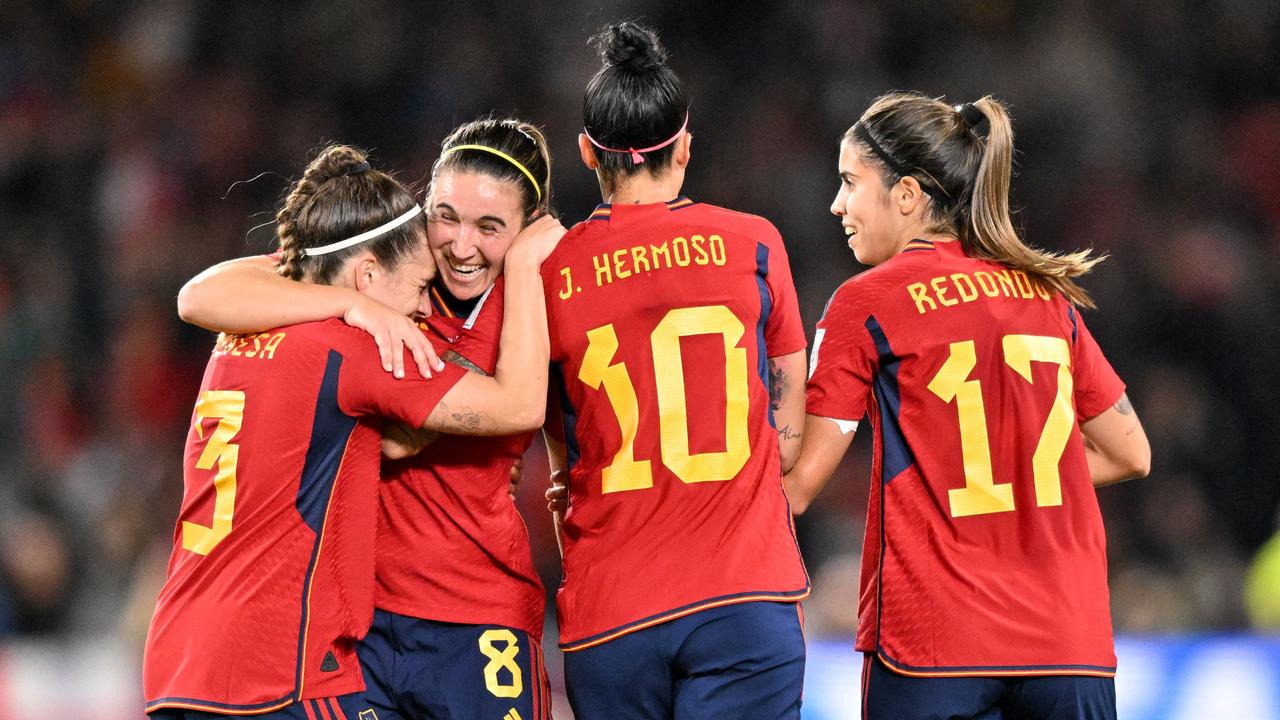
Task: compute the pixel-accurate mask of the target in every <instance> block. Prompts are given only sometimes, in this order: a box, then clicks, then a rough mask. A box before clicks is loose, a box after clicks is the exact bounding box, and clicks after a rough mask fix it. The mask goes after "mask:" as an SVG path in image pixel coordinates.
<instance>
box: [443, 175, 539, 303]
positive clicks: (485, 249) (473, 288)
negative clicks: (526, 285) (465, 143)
mask: <svg viewBox="0 0 1280 720" xmlns="http://www.w3.org/2000/svg"><path fill="white" fill-rule="evenodd" d="M428 202H429V203H430V206H429V208H428V209H429V212H430V214H429V216H428V221H427V237H428V240H429V242H430V245H431V254H432V256H434V257H435V261H436V265H437V266H438V267H439V270H440V279H441V281H443V282H444V286H445V287H446V288H447V289H448V290H449V292H450V293H451V294H452V295H453V296H454V297H456V298H458V299H459V300H469V299H471V298H474V297H477V296H479V295H480V294H481V293H483V292H484V291H485V290H486V289H487V288H488V287H489V286H490V285H492V284H493V281H494V280H496V279H497V278H498V274H499V273H501V272H502V261H503V258H504V257H505V256H506V254H507V248H509V247H511V241H512V240H513V239H514V238H515V236H516V235H517V234H518V233H519V232H520V230H521V228H523V227H524V221H525V218H524V214H523V213H522V212H521V209H520V205H521V195H520V189H519V188H518V187H517V186H516V183H514V182H511V181H509V180H500V179H497V178H494V177H492V176H489V175H486V174H484V173H478V172H471V171H466V170H459V171H451V170H445V171H442V172H441V173H440V175H439V176H438V177H436V178H435V181H434V183H433V184H432V191H431V197H430V198H429V199H428Z"/></svg>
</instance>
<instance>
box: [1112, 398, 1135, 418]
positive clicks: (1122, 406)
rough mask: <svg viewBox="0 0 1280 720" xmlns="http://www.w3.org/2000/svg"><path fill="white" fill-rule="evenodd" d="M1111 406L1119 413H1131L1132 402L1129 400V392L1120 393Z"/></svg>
mask: <svg viewBox="0 0 1280 720" xmlns="http://www.w3.org/2000/svg"><path fill="white" fill-rule="evenodd" d="M1113 407H1115V409H1116V412H1119V413H1120V414H1121V415H1132V414H1133V403H1131V402H1129V393H1125V394H1123V395H1121V396H1120V399H1119V400H1117V401H1116V404H1115V405H1114V406H1113Z"/></svg>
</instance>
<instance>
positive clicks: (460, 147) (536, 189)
mask: <svg viewBox="0 0 1280 720" xmlns="http://www.w3.org/2000/svg"><path fill="white" fill-rule="evenodd" d="M529 139H530V140H532V139H533V138H529ZM534 144H535V145H536V144H537V143H534ZM461 150H479V151H480V152H487V153H489V154H491V155H497V156H498V157H500V158H502V159H503V160H506V161H507V162H509V163H511V164H512V165H515V166H516V169H517V170H519V171H520V172H522V173H524V176H525V177H527V178H529V184H530V185H532V186H533V191H534V193H536V194H537V196H538V202H542V186H541V185H539V184H538V181H537V180H535V179H534V177H533V173H531V172H529V168H527V167H525V166H524V165H522V164H521V163H520V161H519V160H516V159H515V158H513V157H511V156H510V155H508V154H506V153H504V152H502V151H501V150H498V149H496V148H491V147H489V146H488V145H454V146H453V147H451V148H448V149H446V150H445V151H444V152H442V153H440V159H441V160H444V159H445V158H447V157H449V156H450V155H452V154H453V153H456V152H459V151H461Z"/></svg>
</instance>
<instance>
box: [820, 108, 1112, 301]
mask: <svg viewBox="0 0 1280 720" xmlns="http://www.w3.org/2000/svg"><path fill="white" fill-rule="evenodd" d="M842 141H843V142H849V143H856V144H857V145H858V146H860V148H861V149H862V158H863V161H864V162H867V163H868V164H874V165H876V166H877V167H879V168H880V169H881V173H882V176H883V178H884V182H885V184H886V186H888V187H892V186H893V185H894V184H896V183H897V182H898V180H900V179H901V178H902V177H903V176H904V175H911V176H912V177H914V178H916V181H917V182H919V183H920V187H921V189H923V190H924V191H925V193H926V194H927V195H928V197H929V219H930V221H931V223H932V226H931V227H930V229H931V230H935V231H938V232H945V233H950V234H954V235H955V236H956V237H957V238H959V240H960V244H961V246H962V247H963V248H964V250H965V252H966V253H968V254H969V255H971V256H974V257H980V258H985V259H987V260H992V261H995V262H998V263H1000V264H1002V265H1005V266H1007V267H1009V268H1012V269H1015V270H1022V271H1024V272H1026V273H1027V275H1028V276H1029V277H1030V278H1031V279H1032V280H1033V282H1036V283H1038V284H1040V285H1042V286H1044V287H1046V288H1048V289H1051V290H1056V291H1057V292H1060V293H1062V295H1063V296H1064V297H1065V298H1066V299H1067V300H1068V301H1069V302H1071V303H1073V304H1075V305H1079V306H1082V307H1088V308H1092V307H1094V304H1093V301H1092V300H1091V299H1090V298H1089V294H1088V293H1087V292H1085V290H1084V288H1082V287H1080V286H1079V285H1077V284H1076V283H1075V281H1074V278H1076V277H1079V276H1081V275H1083V274H1085V273H1087V272H1089V270H1091V269H1092V268H1093V266H1094V265H1097V264H1098V263H1100V262H1102V261H1103V260H1104V259H1105V256H1093V255H1092V254H1091V253H1090V252H1089V251H1084V250H1082V251H1078V252H1073V253H1054V252H1049V251H1046V250H1041V249H1039V248H1035V247H1032V246H1029V245H1027V244H1025V243H1024V242H1023V241H1022V239H1021V238H1019V237H1018V233H1017V231H1016V230H1014V227H1013V220H1012V218H1011V217H1010V211H1009V186H1010V182H1011V178H1012V176H1013V127H1012V124H1011V123H1010V121H1009V115H1008V113H1007V112H1006V111H1005V108H1004V105H1002V104H1001V103H1000V102H999V101H998V100H995V99H994V98H992V97H991V96H987V97H984V98H982V99H981V100H978V101H977V102H975V103H965V104H963V105H958V106H956V107H952V106H950V105H947V104H946V103H944V102H942V101H941V100H935V99H932V98H928V97H925V96H924V95H921V94H919V93H901V92H897V93H889V94H887V95H882V96H880V97H879V98H876V100H875V101H874V102H873V103H872V104H871V107H869V108H867V111H866V112H864V113H863V114H862V117H861V118H860V119H859V120H858V122H857V123H854V125H853V127H851V128H849V130H848V131H846V132H845V134H844V137H843V138H842Z"/></svg>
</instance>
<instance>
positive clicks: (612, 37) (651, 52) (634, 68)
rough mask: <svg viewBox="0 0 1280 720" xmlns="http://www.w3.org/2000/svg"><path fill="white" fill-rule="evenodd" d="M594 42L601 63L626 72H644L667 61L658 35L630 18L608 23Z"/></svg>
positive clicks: (665, 50) (665, 52) (664, 49)
mask: <svg viewBox="0 0 1280 720" xmlns="http://www.w3.org/2000/svg"><path fill="white" fill-rule="evenodd" d="M595 42H596V45H597V47H599V49H600V57H601V59H603V60H604V64H605V65H607V66H611V67H614V68H617V69H618V70H621V71H622V72H625V73H636V74H639V73H646V72H649V71H650V70H654V69H656V68H660V67H662V66H664V65H666V64H667V49H666V48H664V47H662V43H661V42H659V41H658V36H657V35H656V34H654V32H653V31H652V30H650V29H649V28H647V27H644V26H643V25H637V24H636V23H633V22H631V21H626V22H620V23H618V24H616V25H610V26H609V27H607V28H605V30H604V31H603V32H601V33H600V34H599V35H597V36H596V38H595Z"/></svg>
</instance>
